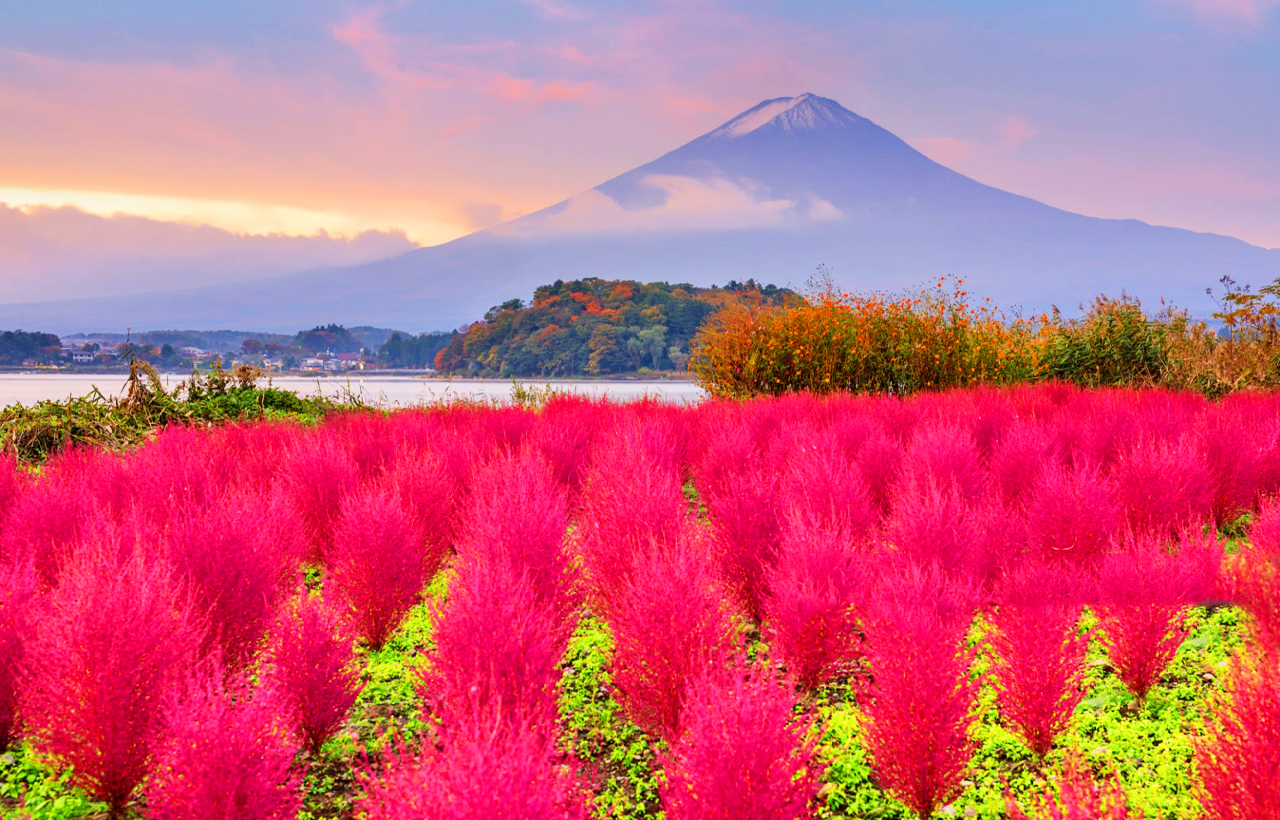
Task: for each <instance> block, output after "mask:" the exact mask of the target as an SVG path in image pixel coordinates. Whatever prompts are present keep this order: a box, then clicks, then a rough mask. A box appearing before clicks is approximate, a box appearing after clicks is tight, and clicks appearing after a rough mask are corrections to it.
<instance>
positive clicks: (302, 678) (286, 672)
mask: <svg viewBox="0 0 1280 820" xmlns="http://www.w3.org/2000/svg"><path fill="white" fill-rule="evenodd" d="M267 678H268V680H269V681H270V685H271V686H272V687H273V688H274V689H275V690H276V694H277V695H278V698H279V703H280V708H281V711H282V712H283V713H284V714H285V715H286V716H287V718H288V721H289V723H290V725H292V726H293V727H294V728H295V729H296V731H297V732H298V734H299V736H300V737H301V739H302V741H303V743H304V744H305V746H306V747H307V749H308V750H309V751H310V752H311V753H312V754H313V755H314V754H316V753H318V752H319V751H320V747H321V746H323V745H324V743H325V741H326V740H328V739H329V738H330V737H332V736H333V734H334V732H336V731H337V730H338V727H339V726H341V725H342V721H343V720H344V719H345V718H346V716H347V711H348V710H349V709H350V708H351V704H353V703H355V700H356V698H357V697H358V696H359V694H360V690H361V689H362V688H363V685H362V684H361V683H360V669H359V667H358V666H357V664H356V658H355V653H354V652H353V651H352V637H351V636H350V635H349V634H348V633H347V631H346V629H345V628H344V627H343V624H342V621H341V618H340V614H339V612H338V611H337V610H336V608H334V607H333V606H331V605H330V604H329V603H328V602H327V601H325V599H323V598H320V597H317V596H313V595H303V596H302V597H301V598H300V599H299V600H298V601H296V602H293V603H291V604H289V605H287V606H286V607H284V609H283V610H282V611H281V613H280V615H279V618H278V619H277V621H276V624H275V628H274V634H273V635H272V640H271V644H270V647H269V651H268V670H267Z"/></svg>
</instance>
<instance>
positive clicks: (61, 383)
mask: <svg viewBox="0 0 1280 820" xmlns="http://www.w3.org/2000/svg"><path fill="white" fill-rule="evenodd" d="M162 378H163V380H164V382H165V386H166V387H170V388H172V387H174V386H175V385H177V383H178V382H180V381H183V380H185V379H186V378H187V377H186V376H185V375H178V374H165V375H164V376H163V377H162ZM523 383H524V384H525V385H526V386H529V387H539V388H540V387H542V386H544V385H547V384H550V385H551V387H552V388H554V389H556V390H565V391H567V392H571V393H578V394H581V395H586V396H593V397H600V398H606V397H607V398H610V399H614V400H617V401H629V400H632V399H639V398H643V397H645V396H652V397H654V398H658V399H661V400H662V401H669V402H677V403H687V402H694V401H698V400H699V399H702V398H705V397H706V393H705V392H704V391H703V390H702V388H700V387H698V386H697V385H696V384H694V383H693V382H682V381H604V380H602V381H557V380H554V379H553V380H546V379H543V380H538V379H530V380H526V381H524V382H523ZM124 384H125V377H124V374H122V373H108V374H71V373H0V407H7V406H8V405H10V404H24V405H31V404H35V403H36V402H38V401H41V400H44V399H54V400H60V399H65V398H67V397H69V396H84V395H87V394H88V393H89V392H90V391H91V390H93V388H94V387H97V388H98V389H99V390H100V391H101V392H102V394H103V395H104V396H111V395H117V396H118V395H121V394H122V393H123V391H124ZM271 384H272V385H273V386H275V387H279V388H283V389H285V390H293V391H296V392H297V393H300V394H302V395H312V396H314V395H316V394H317V393H319V394H322V395H325V396H329V397H339V396H342V395H345V394H346V393H347V392H348V391H350V392H352V393H356V394H358V395H360V396H362V397H363V398H364V399H365V400H366V401H369V402H376V403H379V404H383V405H388V406H405V405H411V404H422V403H424V402H433V401H438V400H440V399H447V398H454V397H465V398H473V399H497V400H499V401H505V400H507V399H509V398H510V397H511V382H510V381H497V380H494V381H487V380H482V379H433V378H426V377H417V376H360V375H356V374H351V375H350V376H346V375H343V376H331V377H325V378H314V377H305V376H277V377H275V378H273V379H272V380H271Z"/></svg>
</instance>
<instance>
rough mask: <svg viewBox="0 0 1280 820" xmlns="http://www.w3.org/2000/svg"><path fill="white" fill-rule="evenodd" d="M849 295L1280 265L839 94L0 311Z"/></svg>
mask: <svg viewBox="0 0 1280 820" xmlns="http://www.w3.org/2000/svg"><path fill="white" fill-rule="evenodd" d="M819 265H825V266H827V268H828V269H829V270H830V271H831V273H832V276H833V278H834V280H835V283H836V285H837V286H839V287H840V288H842V289H844V290H857V291H883V290H889V291H892V290H898V289H902V288H906V287H912V286H916V285H920V284H924V283H925V282H927V281H929V280H934V279H936V278H937V277H939V276H942V275H949V276H952V277H959V278H963V279H964V280H965V282H966V285H967V286H968V287H969V288H970V289H971V290H972V292H975V293H979V294H982V295H984V296H990V297H991V298H992V300H993V301H995V302H996V303H997V304H999V305H1001V306H1002V307H1005V308H1015V307H1020V308H1023V309H1024V310H1026V311H1029V312H1036V313H1038V312H1039V311H1041V310H1044V309H1046V308H1048V307H1050V306H1051V305H1053V304H1057V305H1061V306H1062V307H1063V308H1065V309H1068V310H1071V309H1074V308H1075V306H1076V305H1077V304H1078V303H1081V302H1087V301H1088V300H1090V299H1092V297H1093V296H1095V295H1097V294H1099V293H1103V292H1105V293H1108V294H1110V295H1119V292H1120V291H1121V289H1123V290H1124V291H1126V292H1128V293H1130V294H1132V295H1135V296H1137V297H1139V298H1141V299H1142V300H1143V301H1144V302H1148V303H1154V302H1155V301H1157V300H1158V299H1159V298H1165V299H1168V300H1171V301H1173V302H1174V303H1176V304H1178V305H1180V306H1183V307H1187V308H1190V309H1191V310H1192V311H1193V312H1201V313H1203V312H1207V309H1208V307H1209V303H1207V300H1206V296H1205V293H1204V291H1205V288H1206V287H1207V286H1210V285H1213V284H1214V283H1216V282H1217V280H1218V279H1219V278H1220V277H1221V276H1223V275H1224V274H1230V275H1232V276H1233V277H1235V278H1236V279H1238V280H1240V281H1245V282H1254V283H1255V284H1261V283H1263V282H1269V281H1271V280H1272V279H1274V278H1276V277H1277V276H1280V250H1267V249H1263V248H1259V247H1256V246H1253V245H1249V244H1247V243H1245V242H1243V241H1240V240H1238V239H1233V238H1231V237H1226V236H1219V235H1215V234H1205V233H1195V232H1191V231H1186V230H1180V229H1177V228H1167V227H1156V226H1152V225H1148V224H1146V223H1143V222H1139V221H1137V220H1112V219H1098V218H1094V217H1088V216H1082V215H1079V214H1075V213H1071V212H1068V211H1063V210H1060V209H1058V208H1054V207H1051V206H1049V205H1046V204H1043V203H1041V202H1037V201H1035V200H1032V199H1028V198H1026V197H1023V196H1019V195H1016V194H1012V193H1009V192H1006V191H1002V190H999V189H997V188H992V187H990V186H987V185H983V184H982V183H980V182H977V181H975V180H973V179H970V178H969V177H966V176H963V175H961V174H958V173H956V172H955V171H952V170H950V169H948V168H946V167H944V166H942V165H940V164H938V163H936V162H934V161H933V160H930V159H929V158H928V157H926V156H924V155H923V154H921V153H920V152H918V151H916V150H915V149H914V148H912V147H911V146H909V145H908V144H907V143H905V142H904V141H902V140H901V139H899V138H898V137H896V136H894V135H893V134H892V133H890V132H889V131H887V130H885V129H884V128H881V127H880V126H878V125H876V124H875V123H873V122H871V121H870V120H868V119H865V118H863V117H860V116H858V115H857V114H855V113H853V112H851V111H849V110H847V109H845V108H843V107H842V106H841V105H840V104H839V103H836V102H835V101H833V100H829V99H826V98H823V97H818V96H815V95H813V94H802V95H800V96H798V97H781V98H778V99H773V100H767V101H765V102H762V103H760V104H759V105H757V106H755V107H753V108H751V109H749V110H748V111H745V112H743V113H742V114H740V115H739V116H737V117H735V118H733V119H732V120H730V121H729V122H727V123H725V124H724V125H722V126H720V127H719V128H716V129H715V130H713V131H711V132H709V133H707V134H705V135H703V136H701V137H699V138H697V139H695V140H693V141H692V142H690V143H687V144H686V145H683V146H681V147H680V148H677V149H676V150H674V151H672V152H670V153H668V154H666V155H664V156H662V157H659V158H658V159H656V160H654V161H653V162H650V163H648V164H646V165H642V166H640V167H638V168H635V169H634V170H631V171H628V172H626V173H624V174H622V175H620V176H617V177H615V178H613V179H611V180H609V181H607V182H604V183H602V184H601V185H598V186H597V187H595V188H592V189H590V190H588V191H585V192H583V193H580V194H577V195H575V196H572V197H570V198H568V199H566V200H564V201H562V202H560V203H557V204H555V205H552V206H550V207H548V208H545V209H543V210H541V211H537V212H535V213H532V214H529V215H527V216H524V217H521V218H520V219H516V220H513V221H511V222H508V223H505V224H503V225H499V226H497V227H495V228H491V229H489V230H484V231H479V232H477V233H473V234H470V235H468V236H465V237H462V238H460V239H457V240H454V241H452V242H448V243H446V244H443V245H437V246H433V247H428V248H420V249H417V250H413V251H409V252H407V253H403V254H400V255H397V256H394V257H391V258H389V259H384V260H381V261H378V262H374V263H370V264H364V265H359V266H353V267H341V268H329V269H323V270H315V271H308V272H302V273H296V274H290V275H287V276H275V277H272V278H268V279H262V280H258V281H256V282H253V283H250V284H238V285H236V286H234V287H226V286H219V287H217V288H212V287H202V288H193V289H189V290H181V291H167V292H161V293H144V294H134V295H122V296H117V297H110V298H95V299H82V300H74V301H59V302H42V303H30V304H21V305H19V304H9V305H0V325H3V326H22V327H30V328H39V329H42V330H49V331H53V332H67V331H72V330H95V329H101V330H107V329H112V330H114V329H119V328H123V327H124V326H126V325H129V326H132V327H134V328H162V327H163V328H172V327H193V328H214V327H241V328H254V329H261V330H272V331H293V330H296V329H298V328H300V327H306V326H311V325H315V324H321V323H326V324H327V323H329V322H339V323H345V324H348V325H361V324H367V325H380V326H384V327H386V326H394V327H405V328H411V329H417V330H421V329H441V328H449V327H456V326H458V325H460V324H462V323H465V322H468V321H471V320H474V319H476V318H478V317H479V316H481V315H483V313H484V312H485V311H486V310H487V309H488V308H489V307H490V306H491V305H495V304H498V303H501V302H504V301H506V300H508V299H511V298H517V297H519V298H528V297H529V296H530V295H531V294H532V292H533V290H534V288H535V287H537V286H538V285H541V284H546V283H549V282H551V281H553V280H556V279H572V278H579V277H585V276H600V277H604V278H611V279H616V278H627V279H639V280H648V281H653V280H666V281H670V282H689V283H692V284H695V285H710V284H716V283H724V282H726V281H728V280H730V279H738V280H745V279H748V278H755V279H757V280H760V281H767V282H773V283H776V284H780V285H785V284H790V285H792V286H800V285H802V284H803V283H804V282H805V280H806V279H807V278H808V277H809V276H810V275H811V274H812V273H813V271H814V270H815V268H816V267H817V266H819Z"/></svg>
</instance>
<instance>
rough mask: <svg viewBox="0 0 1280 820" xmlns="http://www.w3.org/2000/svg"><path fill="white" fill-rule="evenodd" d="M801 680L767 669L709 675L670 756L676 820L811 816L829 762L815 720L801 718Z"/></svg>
mask: <svg viewBox="0 0 1280 820" xmlns="http://www.w3.org/2000/svg"><path fill="white" fill-rule="evenodd" d="M793 691H794V685H793V684H792V683H791V681H789V680H787V679H785V678H781V679H780V678H779V677H778V676H777V675H776V674H775V673H774V672H772V671H770V670H769V669H768V668H767V667H763V666H761V667H754V668H747V669H741V668H739V669H735V670H733V672H732V673H731V674H729V675H727V676H726V675H713V676H702V677H699V678H698V679H696V680H695V681H694V682H693V683H692V684H691V685H690V687H689V701H690V703H696V704H697V708H696V709H690V710H689V715H688V717H687V718H686V720H685V725H684V727H683V729H682V731H681V733H680V736H679V737H678V738H677V739H676V740H674V741H673V742H672V743H671V746H670V748H669V749H668V750H667V751H666V752H665V753H663V754H662V757H661V762H662V768H663V772H664V773H665V774H666V780H665V782H664V783H663V784H662V785H661V786H660V787H659V791H660V793H661V796H662V806H663V809H664V810H665V811H666V816H667V818H668V819H669V820H702V819H703V818H714V819H715V820H799V819H800V818H806V817H810V816H811V812H812V808H813V806H814V804H815V803H816V802H817V794H818V789H819V787H820V786H821V785H822V773H823V770H824V768H825V767H824V765H823V764H822V763H821V762H820V761H819V759H818V754H817V737H816V733H814V732H813V731H812V729H813V721H812V719H811V718H808V717H803V718H799V719H796V718H793V716H792V708H793V707H794V705H795V698H794V695H793V694H792V692H793Z"/></svg>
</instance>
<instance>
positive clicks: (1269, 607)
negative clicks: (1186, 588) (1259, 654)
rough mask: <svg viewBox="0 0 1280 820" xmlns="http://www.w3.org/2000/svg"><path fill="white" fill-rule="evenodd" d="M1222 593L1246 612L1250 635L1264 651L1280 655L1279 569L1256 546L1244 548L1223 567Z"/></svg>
mask: <svg viewBox="0 0 1280 820" xmlns="http://www.w3.org/2000/svg"><path fill="white" fill-rule="evenodd" d="M1221 585H1222V589H1223V594H1224V595H1225V596H1226V597H1227V598H1228V599H1230V600H1232V601H1234V602H1235V603H1236V604H1237V605H1239V606H1240V607H1242V608H1243V609H1244V610H1245V611H1246V612H1248V613H1249V616H1250V621H1249V632H1250V635H1251V637H1252V639H1253V641H1254V644H1255V645H1256V646H1257V647H1258V648H1259V649H1261V650H1262V651H1264V652H1269V653H1274V654H1277V656H1280V566H1278V565H1277V559H1276V558H1273V557H1271V556H1268V555H1267V554H1266V553H1264V552H1263V551H1262V550H1261V549H1259V548H1257V547H1245V548H1242V549H1241V550H1240V552H1239V553H1238V554H1236V555H1233V556H1230V557H1229V558H1228V560H1227V561H1226V562H1225V563H1224V564H1223V572H1222V582H1221Z"/></svg>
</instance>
